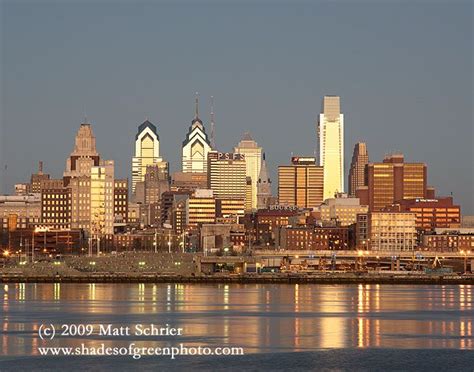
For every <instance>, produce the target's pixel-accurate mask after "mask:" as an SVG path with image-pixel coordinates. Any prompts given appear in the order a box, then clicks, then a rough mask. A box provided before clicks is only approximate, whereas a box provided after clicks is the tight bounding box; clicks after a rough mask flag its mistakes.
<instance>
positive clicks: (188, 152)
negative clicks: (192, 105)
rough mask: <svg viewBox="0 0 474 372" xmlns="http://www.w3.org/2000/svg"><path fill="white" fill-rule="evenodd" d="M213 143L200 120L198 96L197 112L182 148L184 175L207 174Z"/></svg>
mask: <svg viewBox="0 0 474 372" xmlns="http://www.w3.org/2000/svg"><path fill="white" fill-rule="evenodd" d="M211 150H212V149H211V143H210V141H209V138H208V136H207V134H206V130H205V128H204V125H203V122H202V120H201V119H200V118H199V101H198V97H197V96H196V111H195V115H194V119H193V120H192V122H191V126H190V127H189V131H188V134H187V135H186V139H185V140H184V141H183V147H182V171H183V173H206V172H207V154H208V153H209V151H211Z"/></svg>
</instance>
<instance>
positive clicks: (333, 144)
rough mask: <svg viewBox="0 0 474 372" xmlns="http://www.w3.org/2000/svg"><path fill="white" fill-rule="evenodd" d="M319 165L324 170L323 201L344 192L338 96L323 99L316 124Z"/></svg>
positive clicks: (342, 142)
mask: <svg viewBox="0 0 474 372" xmlns="http://www.w3.org/2000/svg"><path fill="white" fill-rule="evenodd" d="M318 144H319V146H318V147H319V165H320V166H322V167H323V169H324V199H329V198H333V197H334V195H335V194H337V193H341V192H344V115H343V114H341V102H340V97H338V96H325V97H324V98H323V107H322V113H321V114H320V115H319V122H318Z"/></svg>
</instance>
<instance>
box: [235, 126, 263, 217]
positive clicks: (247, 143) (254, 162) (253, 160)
mask: <svg viewBox="0 0 474 372" xmlns="http://www.w3.org/2000/svg"><path fill="white" fill-rule="evenodd" d="M234 153H237V154H243V155H245V164H246V174H247V177H250V179H251V191H252V192H251V197H252V199H251V201H247V203H248V202H250V203H249V204H250V205H251V209H257V182H258V177H259V175H260V168H261V166H262V148H261V147H258V144H257V142H255V141H254V139H253V138H252V136H251V135H250V133H249V132H245V133H244V135H243V137H242V140H241V141H240V142H239V144H238V145H237V146H236V147H234Z"/></svg>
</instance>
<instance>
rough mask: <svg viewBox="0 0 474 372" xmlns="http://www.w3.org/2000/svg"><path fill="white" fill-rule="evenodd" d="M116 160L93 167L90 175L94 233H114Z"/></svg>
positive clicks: (91, 221) (92, 227) (91, 227)
mask: <svg viewBox="0 0 474 372" xmlns="http://www.w3.org/2000/svg"><path fill="white" fill-rule="evenodd" d="M114 184H115V182H114V162H113V160H105V161H103V162H101V164H100V165H99V166H97V167H92V169H91V177H90V186H91V188H90V224H91V226H90V231H91V234H92V235H104V234H105V235H108V234H113V233H114V186H115V185H114Z"/></svg>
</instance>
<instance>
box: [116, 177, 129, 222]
mask: <svg viewBox="0 0 474 372" xmlns="http://www.w3.org/2000/svg"><path fill="white" fill-rule="evenodd" d="M114 219H115V221H116V222H122V223H125V224H126V223H127V222H128V179H127V178H124V179H116V180H115V185H114Z"/></svg>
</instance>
